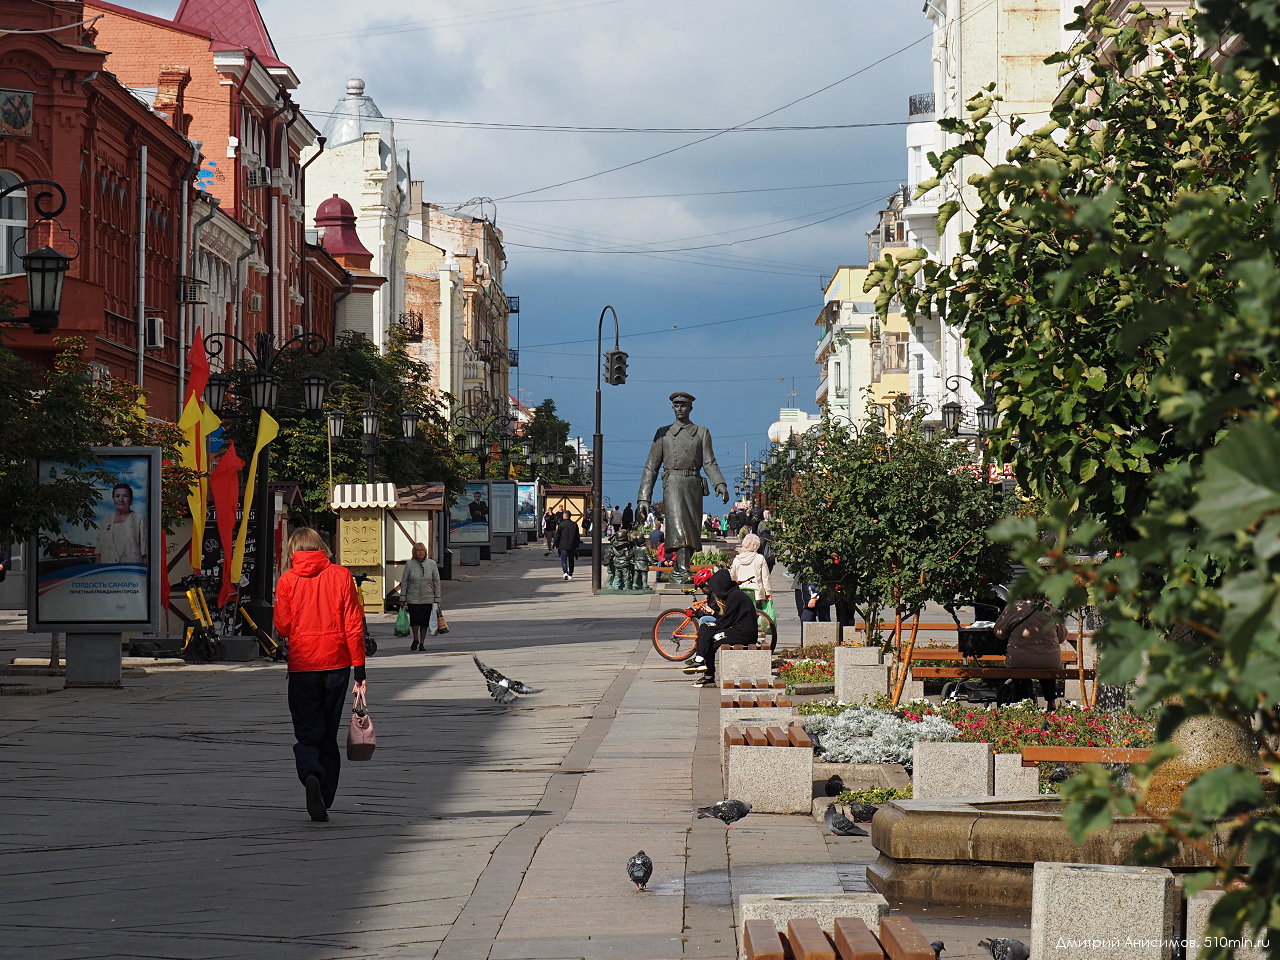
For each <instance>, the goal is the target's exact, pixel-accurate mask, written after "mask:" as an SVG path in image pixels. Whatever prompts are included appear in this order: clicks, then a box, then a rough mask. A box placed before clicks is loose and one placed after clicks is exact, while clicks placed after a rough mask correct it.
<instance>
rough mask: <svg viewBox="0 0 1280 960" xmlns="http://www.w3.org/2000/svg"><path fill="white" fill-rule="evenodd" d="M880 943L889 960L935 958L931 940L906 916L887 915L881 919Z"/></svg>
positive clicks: (924, 959) (927, 959) (926, 959)
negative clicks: (930, 943) (930, 944)
mask: <svg viewBox="0 0 1280 960" xmlns="http://www.w3.org/2000/svg"><path fill="white" fill-rule="evenodd" d="M880 945H881V946H882V947H884V952H885V953H886V954H887V955H888V957H889V960H934V955H933V948H932V947H930V946H929V941H927V940H926V939H925V938H924V934H923V933H921V932H920V928H919V927H917V926H916V925H915V924H914V923H912V922H911V921H910V920H908V919H907V918H906V917H885V918H884V919H883V920H881V921H880Z"/></svg>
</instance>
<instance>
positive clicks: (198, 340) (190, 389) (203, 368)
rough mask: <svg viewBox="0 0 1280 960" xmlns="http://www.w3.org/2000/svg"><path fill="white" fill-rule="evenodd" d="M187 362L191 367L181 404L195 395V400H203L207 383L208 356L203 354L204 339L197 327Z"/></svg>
mask: <svg viewBox="0 0 1280 960" xmlns="http://www.w3.org/2000/svg"><path fill="white" fill-rule="evenodd" d="M187 362H188V365H189V366H190V367H191V379H190V380H188V381H187V395H186V396H185V397H183V398H182V402H183V404H185V403H186V402H187V401H188V400H190V399H191V395H192V394H195V397H196V399H197V400H203V399H204V388H205V385H206V384H208V382H209V355H208V354H207V353H205V349H204V337H203V336H201V331H200V328H199V327H196V328H195V331H194V332H193V333H192V335H191V348H190V349H189V350H188V351H187Z"/></svg>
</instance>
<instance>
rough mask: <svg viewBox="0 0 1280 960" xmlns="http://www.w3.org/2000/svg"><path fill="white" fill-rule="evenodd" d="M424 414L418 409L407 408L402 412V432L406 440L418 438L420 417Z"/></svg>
mask: <svg viewBox="0 0 1280 960" xmlns="http://www.w3.org/2000/svg"><path fill="white" fill-rule="evenodd" d="M421 416H422V415H421V414H420V413H418V411H417V410H412V409H410V410H406V411H404V413H402V414H400V432H401V433H403V434H404V438H405V440H406V441H410V440H416V439H418V419H419V417H421Z"/></svg>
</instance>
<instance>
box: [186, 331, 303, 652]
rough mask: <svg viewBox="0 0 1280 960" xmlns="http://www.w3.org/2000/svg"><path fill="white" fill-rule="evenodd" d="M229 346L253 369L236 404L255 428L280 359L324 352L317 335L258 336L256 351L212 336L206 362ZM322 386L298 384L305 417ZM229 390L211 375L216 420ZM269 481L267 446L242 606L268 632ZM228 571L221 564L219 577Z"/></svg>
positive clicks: (261, 458) (270, 409)
mask: <svg viewBox="0 0 1280 960" xmlns="http://www.w3.org/2000/svg"><path fill="white" fill-rule="evenodd" d="M231 343H234V344H236V345H237V346H239V347H240V350H241V352H242V356H243V358H245V359H248V360H250V361H252V363H253V368H252V369H251V370H249V371H248V372H247V374H246V380H245V386H246V388H247V392H248V396H241V397H240V398H239V399H240V400H241V401H242V402H245V401H247V402H248V404H249V406H250V408H251V409H252V410H253V413H254V418H253V419H254V422H255V423H256V422H257V421H258V420H260V419H261V417H260V416H259V414H260V413H261V412H263V411H265V412H266V414H267V415H268V416H272V417H274V416H275V413H276V403H277V400H278V399H279V393H280V375H279V374H278V373H276V372H275V365H276V362H277V361H278V360H279V359H280V357H282V356H284V355H285V354H289V353H302V354H305V355H307V356H311V357H315V356H318V355H319V354H320V353H322V352H323V351H324V349H325V347H326V346H328V344H327V343H325V339H324V337H322V336H320V335H319V334H318V333H302V334H299V335H298V336H296V337H292V338H291V339H289V340H286V341H285V342H284V343H282V344H281V345H280V346H279V347H277V346H276V345H275V338H274V337H272V336H271V334H269V333H259V334H258V336H257V339H256V347H251V346H249V344H247V343H246V342H245V341H244V340H241V339H240V338H239V337H237V336H234V335H232V334H229V333H211V334H209V335H208V336H207V337H205V338H204V347H205V351H206V352H207V353H208V355H209V356H210V357H219V356H221V355H222V353H223V351H224V350H225V349H226V347H227V345H228V344H231ZM325 383H326V381H325V378H324V377H323V376H322V375H321V374H318V373H310V374H307V375H306V376H305V377H303V378H302V386H303V391H302V395H303V402H304V404H305V410H306V413H307V414H308V415H310V416H319V415H320V413H321V412H322V410H323V409H324V394H325ZM230 386H231V378H230V377H229V376H227V375H226V374H225V373H215V374H212V375H211V376H210V377H209V382H208V385H207V386H206V387H205V394H204V395H205V402H206V403H207V404H208V405H209V408H210V409H211V410H213V412H214V413H216V414H218V415H219V416H221V415H222V410H223V404H224V403H225V402H226V398H227V392H228V388H229V387H230ZM270 476H271V445H270V444H267V445H265V446H264V447H263V448H262V452H261V453H260V454H259V455H258V477H257V480H256V481H255V483H254V503H253V510H254V545H253V583H252V585H251V588H250V594H251V596H250V598H249V599H248V600H247V601H245V603H244V606H245V607H246V609H248V610H249V613H250V615H251V616H252V617H253V618H254V620H255V621H256V622H257V623H258V625H259V626H261V627H262V628H263V629H264V630H268V631H269V630H271V611H272V603H271V600H272V595H273V590H272V587H273V583H272V577H271V574H272V572H273V571H272V567H273V563H272V547H273V546H274V544H275V537H274V536H273V535H272V532H273V529H274V527H275V517H274V510H273V503H272V500H271V492H270V490H269V484H268V480H269V478H270ZM245 509H246V510H247V509H249V505H248V504H245ZM224 549H225V547H224ZM228 569H229V567H228V566H226V565H225V560H224V567H223V572H224V575H225V574H226V571H227V570H228ZM233 586H234V585H233Z"/></svg>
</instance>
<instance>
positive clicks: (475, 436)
mask: <svg viewBox="0 0 1280 960" xmlns="http://www.w3.org/2000/svg"><path fill="white" fill-rule="evenodd" d="M508 409H509V407H508V405H507V403H506V401H505V400H504V399H503V398H501V397H490V396H488V395H485V396H482V397H480V398H479V399H478V400H473V401H472V402H471V403H470V404H468V405H467V406H466V407H465V408H464V409H463V410H461V411H459V412H458V413H457V414H456V415H455V416H454V418H453V438H454V442H455V443H457V445H458V449H459V450H460V451H461V452H463V453H470V454H471V455H472V456H473V457H475V458H476V459H477V460H478V461H479V462H480V479H481V480H488V479H489V461H490V460H492V459H493V445H494V444H495V443H496V444H497V445H498V449H499V450H500V451H501V456H502V459H503V462H504V463H507V464H510V458H511V441H512V435H511V427H512V424H514V423H515V418H514V417H512V416H511V415H510V414H509V413H508V412H507V411H508Z"/></svg>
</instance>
